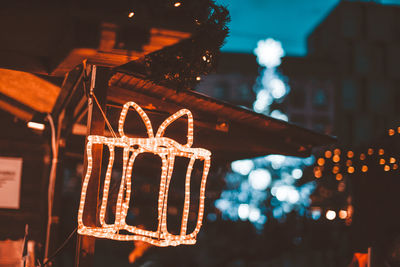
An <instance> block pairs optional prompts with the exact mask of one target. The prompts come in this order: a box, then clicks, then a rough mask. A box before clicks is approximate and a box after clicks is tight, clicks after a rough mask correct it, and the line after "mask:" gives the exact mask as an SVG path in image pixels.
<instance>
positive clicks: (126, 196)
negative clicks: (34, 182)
mask: <svg viewBox="0 0 400 267" xmlns="http://www.w3.org/2000/svg"><path fill="white" fill-rule="evenodd" d="M129 107H133V108H134V109H135V110H136V111H137V113H138V114H139V115H140V117H141V118H142V120H143V122H144V124H145V126H146V129H147V134H148V138H130V137H127V136H125V134H124V130H123V126H124V123H125V117H126V115H127V112H128V110H129ZM184 115H186V116H187V118H188V135H187V143H186V144H185V145H181V144H179V143H178V142H176V141H175V140H173V139H170V138H168V137H164V136H163V135H164V132H165V129H166V128H167V127H168V126H169V125H170V124H171V123H172V122H174V121H175V120H177V119H178V118H180V117H182V116H184ZM118 131H119V134H120V136H121V137H120V138H112V137H105V136H98V135H90V136H88V140H87V146H86V149H87V161H88V166H87V171H86V175H85V178H84V181H83V185H82V193H81V200H80V206H79V211H78V233H79V234H81V235H89V236H94V237H99V238H108V239H114V240H121V241H130V240H140V241H145V242H148V243H151V244H153V245H156V246H177V245H180V244H195V243H196V236H197V234H198V232H199V231H200V227H201V224H202V220H203V214H204V199H205V187H206V180H207V175H208V171H209V169H210V161H211V152H210V151H208V150H206V149H203V148H192V147H191V146H192V144H193V116H192V113H191V112H190V111H189V110H187V109H182V110H180V111H178V112H176V113H175V114H173V115H172V116H170V117H169V118H167V119H166V120H165V121H164V122H163V123H162V124H161V125H160V127H159V129H158V131H157V133H156V136H154V134H153V129H152V126H151V122H150V120H149V118H148V116H147V114H146V113H145V112H144V111H143V110H142V109H141V108H140V106H139V105H137V104H136V103H134V102H128V103H126V104H125V105H124V107H123V109H122V111H121V115H120V118H119V125H118ZM93 144H102V145H106V146H107V147H108V149H109V152H110V153H109V154H110V155H109V161H108V165H107V171H106V174H105V179H104V188H103V197H102V202H101V207H100V212H99V221H100V226H99V227H89V226H85V225H84V223H83V218H82V217H83V211H84V207H85V201H86V192H87V188H88V184H89V180H90V176H91V172H92V166H93V159H92V146H93ZM115 147H120V148H123V169H122V177H121V184H120V187H119V192H118V197H117V201H116V207H115V208H116V209H115V210H116V212H115V221H114V223H113V224H107V223H106V222H105V215H106V208H107V201H108V193H109V189H110V182H111V172H112V168H113V164H114V153H115V152H114V150H115ZM146 152H150V153H153V154H156V155H158V156H160V158H161V160H162V167H161V170H162V171H161V180H160V191H159V196H158V227H157V231H148V230H144V229H139V228H137V227H135V226H131V225H128V224H127V223H126V220H125V219H126V216H127V213H128V208H129V202H130V197H131V185H132V168H133V165H134V161H135V158H136V157H137V156H138V155H139V154H140V153H146ZM130 153H131V155H130ZM177 156H178V157H186V158H189V159H190V161H189V164H188V167H187V172H186V178H185V196H184V198H185V202H184V205H183V214H182V223H181V229H180V234H179V235H174V234H171V233H169V232H168V230H167V206H168V205H167V204H168V203H167V200H168V191H169V185H170V181H171V176H172V171H173V169H174V160H175V157H177ZM196 159H199V160H203V161H204V167H203V175H202V178H201V182H200V199H199V210H198V215H197V223H196V227H195V229H194V231H193V232H192V233H190V234H187V233H186V232H187V221H188V215H189V208H190V179H191V174H192V169H193V165H194V163H195V160H196ZM120 230H125V231H127V232H129V233H131V234H120V233H119V231H120Z"/></svg>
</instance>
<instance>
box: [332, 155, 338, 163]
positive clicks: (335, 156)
mask: <svg viewBox="0 0 400 267" xmlns="http://www.w3.org/2000/svg"><path fill="white" fill-rule="evenodd" d="M332 160H333V162H339V161H340V157H339V156H338V155H334V156H333V158H332Z"/></svg>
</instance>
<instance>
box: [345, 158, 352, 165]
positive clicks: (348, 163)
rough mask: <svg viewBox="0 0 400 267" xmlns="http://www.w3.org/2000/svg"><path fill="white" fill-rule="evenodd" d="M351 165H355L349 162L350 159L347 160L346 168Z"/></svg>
mask: <svg viewBox="0 0 400 267" xmlns="http://www.w3.org/2000/svg"><path fill="white" fill-rule="evenodd" d="M351 164H353V162H352V161H351V160H349V159H348V160H346V166H347V167H349V166H351Z"/></svg>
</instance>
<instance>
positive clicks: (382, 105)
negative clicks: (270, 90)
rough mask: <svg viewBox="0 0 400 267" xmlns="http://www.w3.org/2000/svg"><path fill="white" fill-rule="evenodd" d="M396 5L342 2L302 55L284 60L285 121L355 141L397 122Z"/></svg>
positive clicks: (399, 33)
mask: <svg viewBox="0 0 400 267" xmlns="http://www.w3.org/2000/svg"><path fill="white" fill-rule="evenodd" d="M399 48H400V7H398V6H389V5H380V4H377V3H371V2H349V1H342V2H340V3H339V4H338V6H337V7H336V8H335V9H334V10H333V11H332V12H331V13H330V14H329V15H328V16H327V17H326V18H325V20H324V21H322V22H321V24H320V25H318V26H317V27H316V29H315V30H314V31H313V32H312V33H311V34H310V36H309V38H308V55H307V56H306V57H305V58H291V57H286V58H284V59H283V62H282V65H281V71H282V72H283V74H284V75H286V76H288V77H289V83H290V86H291V89H292V91H291V94H290V95H289V96H291V97H289V101H287V102H286V105H287V113H288V115H289V120H290V121H293V122H294V123H298V124H300V125H304V126H307V127H309V128H313V129H316V130H319V131H323V132H325V133H330V134H333V135H336V136H338V137H339V142H340V143H341V144H342V145H349V144H352V145H359V144H365V143H367V142H368V141H370V140H372V139H374V138H377V137H379V136H381V135H382V134H383V133H384V131H385V129H387V128H390V127H394V126H396V125H397V123H398V122H399V116H398V115H397V114H398V113H399V112H400V105H398V104H397V103H398V102H399V100H400V90H399V89H400V88H399V87H400V85H399V80H400V68H399V67H398V66H397V63H398V62H399V61H400V49H399Z"/></svg>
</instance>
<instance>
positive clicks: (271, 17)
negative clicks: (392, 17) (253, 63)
mask: <svg viewBox="0 0 400 267" xmlns="http://www.w3.org/2000/svg"><path fill="white" fill-rule="evenodd" d="M217 2H218V3H221V4H223V5H225V6H227V7H228V9H229V11H230V14H231V18H232V21H231V23H230V25H229V28H230V31H231V34H230V37H229V38H228V40H227V42H226V44H225V46H224V47H223V49H222V50H223V51H230V52H244V53H252V51H253V49H254V48H255V47H256V44H257V41H258V40H260V39H265V38H267V37H272V38H275V39H277V40H279V41H281V42H282V44H283V48H284V49H285V51H286V54H287V55H292V56H303V55H305V54H306V52H307V48H306V39H307V36H308V34H310V33H311V32H312V30H313V29H314V28H315V27H316V26H317V25H318V24H319V23H320V22H321V21H322V20H323V19H324V18H325V16H327V15H328V14H329V12H330V11H331V10H332V9H333V8H334V7H335V6H336V5H337V4H338V3H339V2H340V0H218V1H217ZM366 2H369V1H366ZM375 2H379V3H383V4H397V5H400V0H376V1H375Z"/></svg>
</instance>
